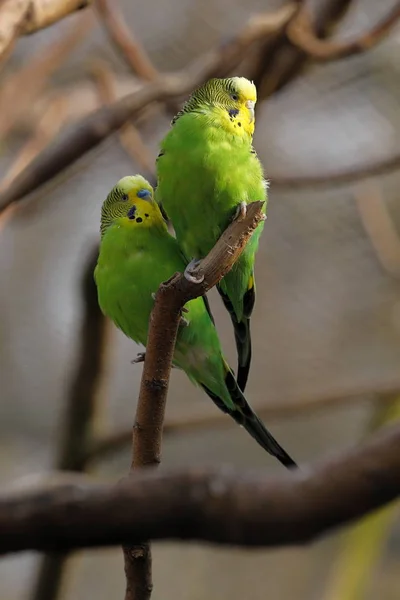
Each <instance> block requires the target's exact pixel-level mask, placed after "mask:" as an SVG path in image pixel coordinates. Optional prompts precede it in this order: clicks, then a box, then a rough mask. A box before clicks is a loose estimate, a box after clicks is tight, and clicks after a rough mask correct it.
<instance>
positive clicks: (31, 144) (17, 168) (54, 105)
mask: <svg viewBox="0 0 400 600" xmlns="http://www.w3.org/2000/svg"><path fill="white" fill-rule="evenodd" d="M66 118H67V104H66V99H65V97H64V96H62V95H59V96H56V97H54V98H53V99H52V100H50V101H49V103H48V105H47V107H46V109H45V112H44V113H43V114H42V117H41V118H40V120H39V122H38V123H37V124H36V131H35V132H34V133H33V135H32V136H31V137H30V138H29V139H28V141H27V142H26V144H24V145H23V147H22V148H21V150H20V151H19V153H18V154H17V156H16V158H15V160H14V162H13V163H12V165H11V167H10V168H9V170H8V171H7V172H6V174H5V175H4V177H3V179H2V180H1V182H0V192H1V191H2V190H4V189H6V188H7V187H8V186H9V185H10V184H11V183H12V181H13V180H14V179H15V177H16V176H17V175H18V174H19V173H21V171H23V169H25V167H26V166H27V165H28V164H29V163H31V162H32V160H33V159H34V158H35V156H37V155H38V154H39V152H41V151H42V150H43V149H44V148H45V147H46V146H47V145H48V144H49V142H50V141H51V140H52V139H53V138H54V136H55V135H56V134H57V133H58V132H59V131H60V129H61V128H62V127H63V126H64V124H65V121H66Z"/></svg>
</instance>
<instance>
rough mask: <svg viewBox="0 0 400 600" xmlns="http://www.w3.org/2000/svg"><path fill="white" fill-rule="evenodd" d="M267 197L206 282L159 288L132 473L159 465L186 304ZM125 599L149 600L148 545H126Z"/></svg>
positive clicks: (239, 242)
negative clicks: (179, 331)
mask: <svg viewBox="0 0 400 600" xmlns="http://www.w3.org/2000/svg"><path fill="white" fill-rule="evenodd" d="M263 205H264V202H261V201H260V202H253V203H251V204H248V205H247V213H246V215H245V216H240V217H239V218H237V219H235V220H234V221H233V222H232V223H231V224H230V225H229V226H228V228H227V229H226V230H225V231H224V233H223V234H222V235H221V237H220V238H219V240H218V241H217V243H216V244H215V246H214V248H213V249H212V250H211V252H210V253H209V254H208V255H207V256H206V257H205V258H204V259H203V260H202V261H201V263H200V264H199V266H198V267H197V268H196V269H195V270H194V271H193V274H194V276H195V277H197V278H198V279H199V280H201V283H193V282H189V281H188V280H187V279H186V278H185V276H184V275H183V274H179V273H176V274H175V275H174V276H173V277H171V279H170V280H169V281H167V282H165V283H162V284H161V285H160V287H159V289H158V291H157V293H156V299H155V303H154V308H153V311H152V313H151V317H150V323H149V333H148V338H147V344H146V357H145V361H144V367H143V374H142V381H141V386H140V393H139V400H138V405H137V410H136V419H135V425H134V428H133V439H132V465H131V473H133V472H134V471H136V469H140V468H141V467H149V466H153V467H154V466H157V465H158V464H159V463H160V461H161V443H162V433H163V424H164V414H165V404H166V400H167V393H168V385H169V377H170V373H171V366H172V358H173V354H174V348H175V340H176V335H177V332H178V327H179V323H180V319H181V314H182V308H183V306H184V305H185V304H186V302H188V301H189V300H192V299H193V298H197V297H198V296H201V295H203V294H205V293H206V292H207V291H208V290H209V289H211V288H212V287H213V286H214V285H216V284H217V283H218V282H219V281H220V280H221V279H222V277H224V275H226V273H227V272H228V271H229V270H230V269H231V268H232V266H233V264H234V263H235V261H236V260H237V259H238V257H239V256H240V254H241V253H242V252H243V250H244V247H245V245H246V243H247V242H248V240H249V239H250V237H251V235H252V233H253V232H254V230H255V229H256V227H257V226H258V224H259V223H260V221H262V220H263V219H264V215H263V213H262V212H261V211H262V207H263ZM123 550H124V560H125V575H126V595H125V599H126V600H147V599H148V598H150V596H151V591H152V578H151V551H150V546H149V544H140V545H133V546H132V545H126V546H124V547H123Z"/></svg>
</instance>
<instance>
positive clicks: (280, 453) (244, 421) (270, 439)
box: [202, 370, 297, 469]
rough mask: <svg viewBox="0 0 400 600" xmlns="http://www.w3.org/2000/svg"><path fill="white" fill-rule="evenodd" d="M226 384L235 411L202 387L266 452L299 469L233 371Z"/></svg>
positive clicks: (290, 467) (228, 372) (229, 374)
mask: <svg viewBox="0 0 400 600" xmlns="http://www.w3.org/2000/svg"><path fill="white" fill-rule="evenodd" d="M225 383H226V386H227V388H228V390H229V393H230V396H231V398H232V401H233V403H234V405H235V409H233V410H232V409H230V408H229V407H228V406H226V404H225V403H224V402H223V401H222V400H221V398H219V397H218V396H216V395H215V394H214V393H213V392H212V391H211V390H209V389H208V388H207V387H206V386H204V385H203V386H202V387H203V388H204V390H205V392H206V393H207V395H208V396H209V397H210V398H211V399H212V400H213V402H214V403H215V404H216V405H217V406H218V408H219V409H220V410H222V411H223V412H225V413H227V414H228V415H230V416H231V417H232V418H233V419H234V420H235V421H236V423H238V424H239V425H242V426H243V427H244V428H245V429H246V431H247V432H248V433H249V434H250V435H251V436H252V437H253V438H254V439H255V440H256V441H257V442H258V443H259V444H260V446H261V447H262V448H264V450H266V451H267V452H268V453H269V454H271V455H272V456H274V457H275V458H277V459H278V460H279V462H280V463H282V465H284V466H285V467H286V468H287V469H294V468H297V464H296V463H295V462H294V460H293V459H292V458H291V457H290V456H289V454H288V453H287V452H286V450H284V448H282V446H281V445H280V444H278V442H277V441H276V439H275V438H274V436H273V435H272V434H271V433H270V432H269V431H268V429H267V428H266V427H265V425H264V424H263V422H262V421H261V419H260V418H259V417H258V416H257V415H256V413H255V412H254V411H253V410H252V408H251V407H250V405H249V404H248V402H247V400H246V398H245V397H244V396H243V394H242V392H241V390H240V388H239V386H238V384H237V383H236V380H235V377H234V375H233V373H232V371H230V370H228V371H227V374H226V377H225Z"/></svg>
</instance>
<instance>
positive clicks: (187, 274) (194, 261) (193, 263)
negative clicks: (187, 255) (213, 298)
mask: <svg viewBox="0 0 400 600" xmlns="http://www.w3.org/2000/svg"><path fill="white" fill-rule="evenodd" d="M200 263H201V260H197V259H196V258H193V259H192V260H191V261H190V263H189V264H188V265H187V266H186V269H185V271H184V273H183V274H184V276H185V279H187V280H188V281H190V282H191V283H202V282H203V281H204V275H201V276H200V277H196V275H193V270H194V269H195V268H196V267H198V266H199V264H200Z"/></svg>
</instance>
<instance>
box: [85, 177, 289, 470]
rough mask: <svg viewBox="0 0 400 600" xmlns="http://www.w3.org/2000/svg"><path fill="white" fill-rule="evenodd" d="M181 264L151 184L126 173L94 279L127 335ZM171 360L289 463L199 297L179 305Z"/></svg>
mask: <svg viewBox="0 0 400 600" xmlns="http://www.w3.org/2000/svg"><path fill="white" fill-rule="evenodd" d="M186 265H187V261H185V259H184V257H183V255H182V253H181V250H180V248H179V245H178V243H177V241H176V239H175V238H174V237H172V236H171V235H170V234H169V232H168V230H167V226H166V223H165V221H164V219H163V217H162V214H161V212H160V209H159V206H158V204H157V203H156V202H155V200H154V198H153V190H152V187H151V186H150V184H149V183H148V182H147V181H146V180H145V179H144V178H143V177H141V176H139V175H136V176H134V177H124V178H123V179H121V180H120V181H119V182H118V183H117V185H116V186H115V187H114V188H113V189H112V190H111V192H110V193H109V195H108V196H107V199H106V200H105V202H104V204H103V207H102V213H101V244H100V254H99V259H98V263H97V266H96V269H95V280H96V284H97V288H98V298H99V304H100V307H101V310H102V311H103V313H104V314H106V315H108V317H110V318H111V319H112V321H114V323H115V324H116V325H117V327H119V328H120V329H121V330H122V331H123V332H124V333H125V335H126V336H128V337H129V338H131V339H133V340H134V341H136V342H138V343H140V344H143V345H144V346H145V345H146V342H147V333H148V323H149V318H150V313H151V310H152V308H153V304H154V294H155V292H156V291H157V290H158V287H159V285H160V283H161V282H163V281H166V280H167V279H169V278H170V277H171V276H172V275H173V274H174V273H176V272H177V271H180V272H183V271H184V269H185V267H186ZM185 308H186V310H187V312H185V313H184V318H182V322H181V325H180V326H179V331H178V336H177V341H176V347H175V353H174V358H173V364H174V365H175V366H176V367H179V368H180V369H182V370H183V371H185V373H186V374H187V376H188V377H189V379H191V381H192V382H194V383H195V384H197V385H200V386H201V387H202V388H203V389H204V390H205V392H206V393H207V394H208V396H209V397H210V398H211V399H212V400H213V401H214V402H215V404H216V405H217V406H218V408H220V409H221V410H222V411H224V412H225V413H227V414H229V415H230V416H231V417H233V419H235V421H236V422H237V423H239V424H240V425H243V427H244V428H245V429H246V430H247V431H248V432H249V433H250V435H252V436H253V438H254V439H255V440H257V442H258V443H259V444H260V445H261V446H262V447H263V448H264V449H265V450H266V451H267V452H269V453H270V454H272V455H273V456H275V457H276V458H277V459H278V460H279V461H280V462H281V463H282V464H283V465H285V466H286V467H288V468H291V467H295V466H296V465H295V463H294V461H293V460H292V459H291V458H290V456H289V455H288V454H287V453H286V452H285V450H284V449H283V448H282V447H281V446H280V445H279V444H278V442H276V440H275V439H274V438H273V436H272V435H271V434H270V433H269V432H268V431H267V429H266V428H265V426H264V425H263V423H262V421H261V420H260V419H259V418H258V417H257V415H256V414H255V413H254V412H253V411H252V409H251V408H250V406H249V405H248V403H247V401H246V399H245V398H244V396H243V393H242V392H241V390H240V389H239V387H238V384H237V383H236V380H235V378H234V376H233V373H232V371H231V369H230V368H229V366H228V364H227V363H226V361H225V359H224V357H223V354H222V350H221V345H220V341H219V338H218V334H217V331H216V329H215V326H214V324H213V322H212V320H211V317H210V315H209V312H208V310H207V307H206V304H205V302H204V298H201V297H200V298H196V299H195V300H191V301H190V302H188V303H187V304H186V306H185Z"/></svg>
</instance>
